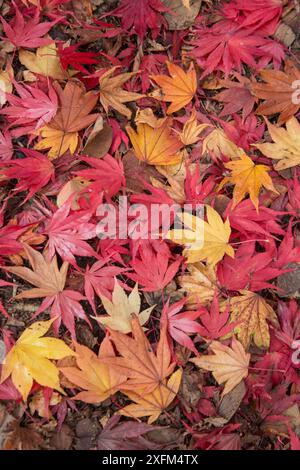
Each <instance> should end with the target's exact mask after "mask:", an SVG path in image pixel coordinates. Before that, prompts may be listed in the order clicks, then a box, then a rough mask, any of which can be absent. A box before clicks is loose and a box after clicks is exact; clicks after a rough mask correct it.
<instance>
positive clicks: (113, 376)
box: [59, 337, 126, 403]
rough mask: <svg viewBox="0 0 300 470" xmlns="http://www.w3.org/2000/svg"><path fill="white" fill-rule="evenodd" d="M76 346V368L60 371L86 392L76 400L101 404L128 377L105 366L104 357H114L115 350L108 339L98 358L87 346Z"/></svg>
mask: <svg viewBox="0 0 300 470" xmlns="http://www.w3.org/2000/svg"><path fill="white" fill-rule="evenodd" d="M74 344H75V351H76V354H77V356H76V362H77V368H76V367H60V368H59V370H60V371H61V372H62V373H63V374H64V375H65V376H66V377H67V379H68V380H69V381H70V382H71V383H72V384H74V385H76V387H79V388H83V389H85V391H83V392H79V393H78V394H77V395H75V397H74V399H75V400H81V401H84V402H85V403H101V402H102V401H104V400H106V399H107V398H108V397H109V396H110V395H113V394H114V393H115V392H116V391H117V390H118V389H119V388H120V386H121V385H122V384H123V383H125V382H126V376H124V375H120V374H119V373H116V372H115V371H114V369H113V368H110V367H109V366H108V365H106V364H103V362H102V361H101V359H102V358H103V357H114V356H115V353H114V349H113V346H112V344H111V342H110V340H109V339H108V338H107V337H106V338H104V340H103V341H102V343H101V345H100V348H99V353H98V356H96V354H95V353H94V352H93V351H91V350H90V349H89V348H87V347H86V346H83V345H81V344H78V343H77V342H74Z"/></svg>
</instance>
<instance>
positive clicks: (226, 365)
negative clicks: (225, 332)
mask: <svg viewBox="0 0 300 470" xmlns="http://www.w3.org/2000/svg"><path fill="white" fill-rule="evenodd" d="M209 348H210V349H211V350H212V352H213V353H214V355H209V356H201V357H195V358H193V359H190V361H191V362H193V363H194V364H196V365H197V366H198V367H200V368H201V369H204V370H210V371H211V372H212V374H213V376H214V378H215V380H216V381H217V382H218V384H223V383H225V387H224V390H223V393H222V396H224V395H226V393H229V392H230V391H231V390H233V389H234V387H236V386H237V385H238V384H239V383H240V382H241V381H242V380H243V379H244V378H246V377H247V375H248V367H249V362H250V354H248V353H246V352H245V350H244V348H243V346H242V344H241V343H240V342H239V341H237V339H236V338H233V339H232V343H231V347H229V346H225V345H224V344H222V343H220V342H219V341H212V343H211V344H210V346H209Z"/></svg>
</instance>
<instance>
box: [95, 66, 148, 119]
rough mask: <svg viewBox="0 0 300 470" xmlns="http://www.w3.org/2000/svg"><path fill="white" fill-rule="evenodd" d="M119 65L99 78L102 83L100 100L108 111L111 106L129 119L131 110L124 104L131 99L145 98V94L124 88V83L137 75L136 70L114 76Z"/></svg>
mask: <svg viewBox="0 0 300 470" xmlns="http://www.w3.org/2000/svg"><path fill="white" fill-rule="evenodd" d="M116 69H117V67H113V68H111V69H110V70H107V71H106V72H105V73H104V74H102V75H101V77H100V78H99V84H100V102H101V104H102V106H103V108H104V109H105V111H106V113H108V109H109V107H110V106H111V107H112V108H113V109H115V110H116V111H118V112H119V113H120V114H123V115H124V116H126V117H127V118H128V119H130V118H131V111H130V110H129V109H128V108H127V107H126V106H124V104H123V103H128V102H130V101H136V100H138V99H140V98H143V96H144V95H141V94H140V93H133V92H130V91H126V90H123V88H122V85H124V83H125V82H127V81H128V80H129V79H130V78H131V77H133V76H134V75H136V72H128V73H121V74H120V75H116V76H115V77H113V74H114V72H115V70H116Z"/></svg>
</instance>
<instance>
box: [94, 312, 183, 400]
mask: <svg viewBox="0 0 300 470" xmlns="http://www.w3.org/2000/svg"><path fill="white" fill-rule="evenodd" d="M166 328H167V325H166V324H165V325H163V327H162V329H161V333H160V339H159V342H158V345H157V349H156V354H155V353H154V352H153V349H152V347H151V345H150V343H149V341H148V339H147V337H146V336H145V333H144V331H143V328H142V327H141V325H140V322H139V319H138V317H137V316H136V315H133V316H132V338H131V337H130V336H127V335H125V334H124V333H119V332H117V331H113V330H109V332H110V337H111V339H112V341H113V343H114V345H115V348H116V349H117V351H118V352H119V354H120V355H121V357H109V358H107V357H105V358H103V359H102V361H103V363H105V364H107V365H108V366H110V370H112V369H114V370H115V371H116V372H118V373H119V374H121V375H126V376H127V377H128V381H127V382H126V383H125V384H123V385H122V386H121V387H120V388H121V390H136V389H143V392H144V393H145V394H148V393H151V392H153V391H154V390H155V389H156V388H157V387H158V386H159V385H160V384H162V383H163V381H164V380H165V379H166V378H167V377H168V376H169V375H170V374H171V373H172V372H173V370H174V367H175V363H171V352H170V347H169V344H168V339H167V330H166Z"/></svg>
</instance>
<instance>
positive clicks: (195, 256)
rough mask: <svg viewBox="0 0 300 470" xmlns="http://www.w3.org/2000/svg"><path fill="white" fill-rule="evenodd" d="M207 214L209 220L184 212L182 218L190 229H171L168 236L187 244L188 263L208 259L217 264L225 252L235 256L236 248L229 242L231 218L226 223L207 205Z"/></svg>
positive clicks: (177, 241)
mask: <svg viewBox="0 0 300 470" xmlns="http://www.w3.org/2000/svg"><path fill="white" fill-rule="evenodd" d="M206 214H207V222H205V221H203V220H202V219H200V218H199V217H196V216H194V215H191V214H189V213H185V214H183V215H182V217H180V218H181V220H182V222H183V223H184V225H186V226H187V227H188V229H183V230H181V229H175V230H171V231H170V232H169V233H168V234H167V237H168V238H169V239H170V240H172V241H173V242H175V243H179V244H181V245H185V250H184V255H185V256H186V257H187V262H188V263H196V262H197V261H204V260H206V261H207V263H208V264H210V265H212V266H215V265H216V264H217V263H218V262H219V261H220V260H221V259H222V258H223V256H224V255H225V253H226V254H227V255H228V256H231V257H232V258H233V257H234V250H233V248H232V246H231V245H230V244H229V238H230V234H231V228H230V224H229V220H228V219H227V220H226V222H225V223H224V222H223V220H222V218H221V217H220V215H219V214H218V213H217V212H216V211H215V210H214V209H213V208H212V207H210V206H206ZM197 229H198V230H197ZM200 232H202V233H200Z"/></svg>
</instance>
